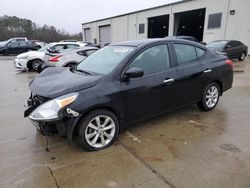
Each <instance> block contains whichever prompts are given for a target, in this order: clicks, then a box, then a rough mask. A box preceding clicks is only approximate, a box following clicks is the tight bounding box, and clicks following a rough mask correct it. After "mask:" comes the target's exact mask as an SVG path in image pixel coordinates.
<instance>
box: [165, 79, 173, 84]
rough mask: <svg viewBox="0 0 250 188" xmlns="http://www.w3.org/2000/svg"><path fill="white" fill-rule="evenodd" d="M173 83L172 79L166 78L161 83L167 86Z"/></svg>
mask: <svg viewBox="0 0 250 188" xmlns="http://www.w3.org/2000/svg"><path fill="white" fill-rule="evenodd" d="M172 82H174V78H167V79H166V80H164V81H163V83H164V84H169V83H172Z"/></svg>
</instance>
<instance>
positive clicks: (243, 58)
mask: <svg viewBox="0 0 250 188" xmlns="http://www.w3.org/2000/svg"><path fill="white" fill-rule="evenodd" d="M245 58H246V52H242V54H241V56H240V57H239V58H238V59H239V61H244V60H245Z"/></svg>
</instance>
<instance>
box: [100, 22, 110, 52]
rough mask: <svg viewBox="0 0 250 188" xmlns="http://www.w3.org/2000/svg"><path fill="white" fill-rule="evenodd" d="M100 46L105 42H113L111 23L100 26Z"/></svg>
mask: <svg viewBox="0 0 250 188" xmlns="http://www.w3.org/2000/svg"><path fill="white" fill-rule="evenodd" d="M99 36H100V46H101V47H103V46H105V44H107V43H110V42H111V34H110V25H106V26H100V27H99Z"/></svg>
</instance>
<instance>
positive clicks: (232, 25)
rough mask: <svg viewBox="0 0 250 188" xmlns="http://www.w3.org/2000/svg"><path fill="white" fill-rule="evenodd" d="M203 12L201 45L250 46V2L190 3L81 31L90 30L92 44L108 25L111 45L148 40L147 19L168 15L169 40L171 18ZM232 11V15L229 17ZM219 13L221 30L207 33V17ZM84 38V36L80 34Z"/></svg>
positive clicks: (95, 24) (215, 0)
mask: <svg viewBox="0 0 250 188" xmlns="http://www.w3.org/2000/svg"><path fill="white" fill-rule="evenodd" d="M201 8H206V16H205V23H204V35H203V41H204V42H207V43H208V42H211V41H214V40H219V39H236V40H240V41H242V42H244V43H245V44H247V45H248V46H250V9H249V8H250V0H193V1H186V2H182V3H178V4H173V5H169V6H165V7H159V8H155V9H150V10H145V11H141V12H137V13H132V14H128V15H124V16H120V17H114V18H109V19H106V20H103V21H97V22H92V23H90V24H83V25H82V28H83V31H84V28H88V27H90V28H91V34H92V40H93V41H92V42H94V39H95V38H96V39H97V43H99V26H101V25H108V24H110V25H111V36H112V37H111V38H112V41H111V42H119V41H124V40H134V39H145V38H147V36H148V18H150V17H155V16H160V15H169V16H170V17H169V36H172V35H173V31H174V21H175V20H174V14H175V13H178V12H184V11H189V10H195V9H201ZM230 10H235V15H230V14H229V12H230ZM214 13H222V22H221V27H220V28H217V29H208V18H209V15H210V14H214ZM139 24H145V33H143V34H139V32H138V27H139ZM83 36H84V34H83Z"/></svg>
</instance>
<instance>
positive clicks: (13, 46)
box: [0, 41, 40, 55]
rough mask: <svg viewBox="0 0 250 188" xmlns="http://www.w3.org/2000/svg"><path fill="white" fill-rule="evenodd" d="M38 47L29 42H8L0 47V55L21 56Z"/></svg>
mask: <svg viewBox="0 0 250 188" xmlns="http://www.w3.org/2000/svg"><path fill="white" fill-rule="evenodd" d="M39 48H40V46H39V45H37V44H34V43H32V42H30V41H20V42H10V43H7V44H5V45H3V46H1V47H0V54H3V55H9V54H21V53H24V52H28V51H33V50H38V49H39Z"/></svg>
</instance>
